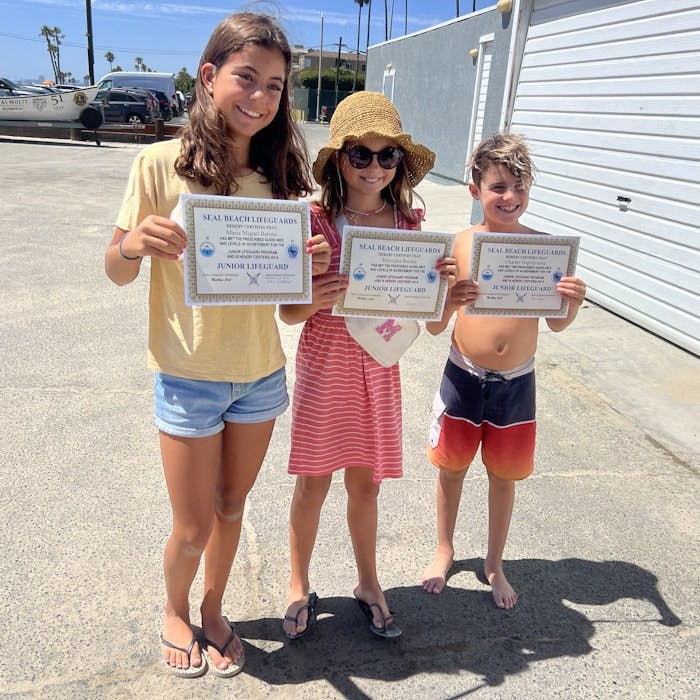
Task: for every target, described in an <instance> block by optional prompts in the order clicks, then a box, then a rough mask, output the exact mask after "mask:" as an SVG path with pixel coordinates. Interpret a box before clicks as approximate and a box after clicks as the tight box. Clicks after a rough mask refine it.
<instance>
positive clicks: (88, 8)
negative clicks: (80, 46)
mask: <svg viewBox="0 0 700 700" xmlns="http://www.w3.org/2000/svg"><path fill="white" fill-rule="evenodd" d="M85 14H86V16H87V45H88V73H89V75H90V85H94V84H95V54H94V51H93V46H92V0H85Z"/></svg>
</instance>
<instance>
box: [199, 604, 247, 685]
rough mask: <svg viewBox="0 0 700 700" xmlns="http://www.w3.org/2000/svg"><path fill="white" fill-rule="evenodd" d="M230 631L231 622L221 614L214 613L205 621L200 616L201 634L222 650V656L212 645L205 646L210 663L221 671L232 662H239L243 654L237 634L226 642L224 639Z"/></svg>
mask: <svg viewBox="0 0 700 700" xmlns="http://www.w3.org/2000/svg"><path fill="white" fill-rule="evenodd" d="M231 631H232V628H231V624H230V623H229V622H228V620H227V619H226V618H225V617H223V616H222V615H216V616H215V617H213V618H212V619H207V620H206V621H205V620H204V618H202V634H203V635H204V638H205V639H208V640H210V641H211V642H213V643H214V644H216V645H217V646H218V647H219V649H221V651H223V652H224V654H223V656H222V655H221V654H220V653H219V652H218V651H217V650H216V649H215V648H214V646H213V645H209V646H207V654H208V655H209V659H210V661H211V663H212V664H214V666H216V667H217V668H218V669H220V670H221V671H225V670H226V669H227V668H228V667H229V666H231V664H233V663H234V662H235V663H239V662H240V660H241V657H242V656H243V643H242V642H241V640H240V638H239V637H238V635H235V636H234V637H233V639H231V641H230V642H229V643H228V644H226V641H227V640H228V639H229V637H230V636H231ZM224 644H226V647H224V646H223V645H224Z"/></svg>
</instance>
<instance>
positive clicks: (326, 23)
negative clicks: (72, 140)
mask: <svg viewBox="0 0 700 700" xmlns="http://www.w3.org/2000/svg"><path fill="white" fill-rule="evenodd" d="M406 2H408V16H406V13H405V10H404V8H405V4H406ZM472 3H473V0H459V9H460V14H461V15H464V14H468V13H470V12H471V10H472ZM495 3H496V0H477V2H476V8H477V9H481V8H484V7H490V6H493V5H495ZM387 4H388V7H389V12H391V6H392V0H388V3H387ZM372 5H373V9H372V26H371V34H370V44H375V43H378V42H379V41H382V40H383V39H384V0H372ZM91 6H92V31H93V44H94V53H95V64H94V65H95V68H94V70H95V79H96V80H99V79H100V77H102V75H104V74H105V73H107V72H108V71H109V64H108V63H107V62H106V61H105V59H104V54H105V53H106V52H107V51H111V52H112V53H113V54H114V56H115V64H119V65H120V66H121V67H122V68H123V69H124V70H133V69H134V59H135V58H136V57H137V56H140V57H141V58H142V59H143V61H144V63H145V64H146V65H147V66H149V67H150V68H152V69H153V70H157V71H168V72H174V73H176V72H177V71H179V70H180V68H182V67H183V66H184V67H186V68H187V70H188V71H189V72H190V73H191V74H194V72H195V70H196V68H197V64H198V62H199V55H200V53H201V51H202V49H203V48H204V45H205V44H206V41H207V39H208V38H209V35H210V33H211V30H212V29H213V28H214V27H215V26H216V24H217V23H218V22H219V21H220V20H221V19H222V18H223V17H225V16H226V15H228V14H230V13H231V12H235V11H236V10H240V9H257V10H260V11H268V12H271V13H272V14H275V15H277V16H278V17H279V18H280V21H281V24H282V26H283V27H284V29H285V31H286V33H287V36H288V38H289V40H290V42H291V43H293V44H302V45H304V46H306V47H310V48H318V47H319V44H320V38H321V37H320V33H321V22H320V13H321V12H323V15H324V20H323V44H324V48H325V49H327V50H330V49H331V44H335V47H337V42H338V41H339V38H340V37H342V39H343V43H344V44H347V45H348V46H349V47H350V49H349V50H351V51H352V50H354V48H355V46H356V43H357V11H358V5H357V4H356V3H355V2H354V0H262V1H258V2H255V1H254V2H246V1H243V0H241V1H237V0H229V1H228V2H227V1H226V0H209V1H206V0H189V1H187V0H186V1H184V2H179V1H177V0H170V1H169V2H168V1H163V2H160V1H159V0H92V4H91ZM393 6H394V15H393V17H394V20H393V34H392V36H393V37H397V36H401V35H403V33H404V26H405V24H407V27H408V32H409V33H410V32H415V31H418V30H420V29H424V28H425V27H430V26H433V25H435V24H439V23H441V22H445V21H448V20H450V19H454V17H455V15H456V9H457V0H393ZM85 8H86V2H85V0H0V76H2V77H6V78H10V79H11V80H16V81H27V82H33V81H36V80H39V79H41V78H52V77H53V71H52V69H51V61H50V59H49V54H48V51H47V47H46V42H45V40H44V38H43V37H41V36H39V31H40V29H41V27H42V26H43V25H48V26H49V27H52V28H53V27H59V28H60V29H61V30H62V32H63V35H64V38H63V40H62V45H61V68H62V69H63V70H64V71H70V72H71V73H72V75H73V77H74V78H76V79H77V80H79V81H82V78H83V76H85V75H87V74H88V63H87V38H86V28H87V22H86V12H85ZM366 20H367V6H365V7H364V8H363V10H362V29H361V32H360V37H361V38H360V47H361V48H364V45H365V40H366V32H367V24H366Z"/></svg>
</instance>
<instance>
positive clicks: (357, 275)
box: [352, 266, 367, 280]
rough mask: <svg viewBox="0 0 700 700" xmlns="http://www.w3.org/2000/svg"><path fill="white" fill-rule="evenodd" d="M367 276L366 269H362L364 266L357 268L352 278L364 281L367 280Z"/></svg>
mask: <svg viewBox="0 0 700 700" xmlns="http://www.w3.org/2000/svg"><path fill="white" fill-rule="evenodd" d="M366 274H367V273H366V272H365V269H364V267H362V266H360V267H356V268H355V269H354V270H353V271H352V276H353V278H354V279H356V280H363V279H364V278H365V275H366Z"/></svg>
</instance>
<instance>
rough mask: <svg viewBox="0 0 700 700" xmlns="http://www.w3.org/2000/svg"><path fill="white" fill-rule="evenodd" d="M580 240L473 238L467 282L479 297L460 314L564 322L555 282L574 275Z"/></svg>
mask: <svg viewBox="0 0 700 700" xmlns="http://www.w3.org/2000/svg"><path fill="white" fill-rule="evenodd" d="M579 241H580V238H579V237H578V236H548V235H546V234H538V233H537V234H521V233H475V234H474V236H473V239H472V253H471V270H470V272H469V278H471V279H473V280H476V281H477V282H478V283H479V296H478V298H477V300H476V301H475V302H474V304H472V305H469V306H465V307H464V313H467V314H474V315H482V316H483V315H492V316H494V315H495V316H542V317H549V318H561V317H564V316H566V314H567V313H568V309H569V304H568V301H567V300H566V299H564V297H562V295H561V294H559V292H557V289H556V287H557V282H559V280H560V279H561V278H562V277H571V276H572V275H573V274H574V273H575V271H576V259H577V257H578V247H579Z"/></svg>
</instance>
